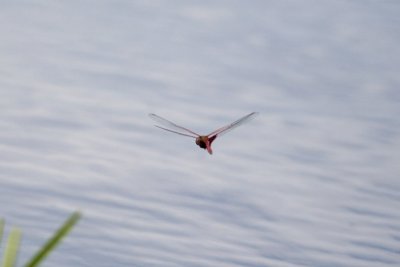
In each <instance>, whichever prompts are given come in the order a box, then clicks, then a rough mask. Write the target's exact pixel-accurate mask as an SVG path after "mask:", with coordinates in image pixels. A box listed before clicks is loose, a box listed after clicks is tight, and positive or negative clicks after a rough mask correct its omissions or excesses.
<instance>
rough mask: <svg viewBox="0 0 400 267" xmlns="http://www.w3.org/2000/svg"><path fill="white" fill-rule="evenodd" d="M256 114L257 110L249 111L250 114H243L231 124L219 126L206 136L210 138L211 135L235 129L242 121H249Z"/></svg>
mask: <svg viewBox="0 0 400 267" xmlns="http://www.w3.org/2000/svg"><path fill="white" fill-rule="evenodd" d="M257 114H258V112H252V113H250V114H247V115H246V116H244V117H242V118H240V119H238V120H236V121H234V122H232V123H231V124H228V125H226V126H224V127H221V128H219V129H217V130H215V131H213V132H212V133H210V134H209V135H208V137H209V138H211V137H213V136H219V135H221V134H223V133H227V132H229V131H231V130H233V129H235V128H236V127H238V126H240V125H242V124H243V123H245V122H248V121H250V120H251V119H253V118H254V117H255V116H256V115H257Z"/></svg>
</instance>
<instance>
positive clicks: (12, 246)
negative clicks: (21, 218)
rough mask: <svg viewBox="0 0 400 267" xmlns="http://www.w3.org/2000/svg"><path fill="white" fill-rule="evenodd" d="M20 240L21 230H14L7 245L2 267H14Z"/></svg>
mask: <svg viewBox="0 0 400 267" xmlns="http://www.w3.org/2000/svg"><path fill="white" fill-rule="evenodd" d="M20 240H21V230H19V229H18V228H13V229H12V230H11V233H10V235H9V236H8V241H7V245H6V248H5V250H4V256H3V264H2V267H14V265H15V262H16V259H17V254H18V249H19V242H20Z"/></svg>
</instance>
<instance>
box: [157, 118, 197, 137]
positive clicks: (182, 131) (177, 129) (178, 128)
mask: <svg viewBox="0 0 400 267" xmlns="http://www.w3.org/2000/svg"><path fill="white" fill-rule="evenodd" d="M149 116H150V118H152V119H153V120H154V121H156V122H158V123H160V124H162V125H163V126H165V127H166V128H164V127H161V126H158V125H155V126H156V127H158V128H160V129H163V130H166V131H169V132H172V133H176V134H180V135H184V136H190V137H198V136H200V135H199V134H197V133H195V132H193V131H191V130H189V129H186V128H185V127H182V126H179V125H177V124H175V123H173V122H171V121H169V120H167V119H164V118H162V117H160V116H158V115H156V114H153V113H150V114H149ZM172 129H173V130H172Z"/></svg>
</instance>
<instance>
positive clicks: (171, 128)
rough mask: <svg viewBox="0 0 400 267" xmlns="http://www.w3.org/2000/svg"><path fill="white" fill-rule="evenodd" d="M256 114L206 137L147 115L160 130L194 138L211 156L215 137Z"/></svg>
mask: <svg viewBox="0 0 400 267" xmlns="http://www.w3.org/2000/svg"><path fill="white" fill-rule="evenodd" d="M256 114H258V113H257V112H252V113H250V114H248V115H246V116H244V117H242V118H240V119H238V120H236V121H234V122H232V123H231V124H228V125H226V126H224V127H221V128H219V129H217V130H215V131H213V132H211V133H209V134H208V135H200V134H197V133H195V132H193V131H191V130H189V129H187V128H184V127H182V126H179V125H177V124H175V123H173V122H171V121H169V120H166V119H164V118H162V117H160V116H158V115H156V114H153V113H151V114H149V116H150V117H151V118H152V119H153V120H155V121H156V122H158V123H160V124H162V125H164V126H165V127H161V126H158V125H155V126H156V127H158V128H160V129H163V130H165V131H168V132H172V133H176V134H179V135H183V136H187V137H192V138H195V139H196V145H198V146H199V147H201V148H203V149H206V150H207V152H208V153H209V154H210V155H211V154H212V149H211V144H212V142H213V141H214V140H215V139H216V138H217V136H220V135H222V134H224V133H226V132H228V131H230V130H232V129H234V128H236V127H237V126H239V125H241V124H242V123H244V122H246V121H249V119H251V118H254V117H255V115H256Z"/></svg>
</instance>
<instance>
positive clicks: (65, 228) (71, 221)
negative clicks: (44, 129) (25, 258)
mask: <svg viewBox="0 0 400 267" xmlns="http://www.w3.org/2000/svg"><path fill="white" fill-rule="evenodd" d="M80 217H81V214H80V213H79V212H74V213H72V214H71V216H70V217H69V218H68V219H67V220H66V221H65V223H64V224H63V225H62V226H61V228H60V229H58V230H57V232H56V233H55V234H54V235H53V236H52V237H51V238H50V239H49V240H48V241H47V242H46V244H44V245H43V247H42V248H41V249H40V250H39V251H38V252H37V253H36V254H35V255H34V256H33V257H32V258H31V260H30V261H29V262H28V263H27V264H26V265H25V266H26V267H33V266H38V264H40V263H41V261H42V260H44V259H45V258H46V256H47V255H48V254H49V253H50V252H51V251H52V250H53V249H54V248H55V247H56V246H57V245H58V243H59V242H60V241H61V239H62V238H63V237H64V236H66V235H67V234H68V232H69V231H70V230H71V229H72V227H73V226H74V225H75V224H76V223H77V221H78V220H79V219H80Z"/></svg>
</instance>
